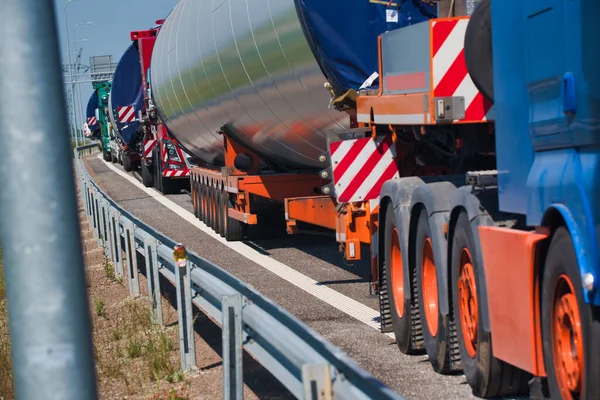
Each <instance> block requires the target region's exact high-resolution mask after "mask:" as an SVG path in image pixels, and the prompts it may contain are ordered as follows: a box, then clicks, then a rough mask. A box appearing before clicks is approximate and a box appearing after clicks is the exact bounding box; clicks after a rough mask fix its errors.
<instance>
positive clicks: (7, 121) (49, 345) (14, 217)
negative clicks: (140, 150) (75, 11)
mask: <svg viewBox="0 0 600 400" xmlns="http://www.w3.org/2000/svg"><path fill="white" fill-rule="evenodd" d="M0 15H2V19H3V22H2V23H3V31H2V32H3V33H2V35H0V141H1V142H2V144H3V145H2V146H0V187H1V188H2V190H0V235H1V236H2V247H3V255H4V268H5V270H4V273H5V279H6V292H7V300H8V312H9V327H10V338H11V347H12V360H13V373H14V382H15V390H16V398H18V399H42V398H43V399H94V398H97V385H96V377H95V369H94V359H93V352H92V336H91V323H90V316H89V311H88V310H89V305H88V297H87V292H86V284H85V271H84V266H83V255H82V244H81V235H80V226H79V222H78V215H77V202H76V192H75V185H74V183H75V179H74V171H73V164H72V154H71V146H70V145H69V141H68V137H69V135H68V134H67V132H68V129H67V116H66V110H65V101H64V96H63V95H62V93H63V90H62V84H63V81H62V74H61V68H60V65H61V64H60V56H59V48H58V38H57V32H56V20H55V17H56V15H55V9H54V7H53V2H52V1H50V0H46V1H40V0H2V1H0Z"/></svg>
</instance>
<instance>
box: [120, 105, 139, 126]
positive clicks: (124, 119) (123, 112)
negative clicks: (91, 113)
mask: <svg viewBox="0 0 600 400" xmlns="http://www.w3.org/2000/svg"><path fill="white" fill-rule="evenodd" d="M117 112H118V114H119V122H121V123H128V122H133V121H135V109H134V108H133V106H123V107H119V108H118V109H117Z"/></svg>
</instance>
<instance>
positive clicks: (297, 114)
mask: <svg viewBox="0 0 600 400" xmlns="http://www.w3.org/2000/svg"><path fill="white" fill-rule="evenodd" d="M325 81H326V79H325V77H324V76H323V73H322V72H321V70H320V68H319V66H318V64H317V63H316V61H315V59H314V56H313V54H312V52H311V50H310V48H309V46H308V43H307V41H306V39H305V37H304V34H303V32H302V28H301V26H300V22H299V20H298V16H297V14H296V9H295V6H294V1H293V0H181V1H180V2H179V4H177V6H176V7H175V9H174V10H173V11H172V13H171V14H170V15H169V17H168V18H167V20H166V21H165V23H164V25H163V27H162V28H161V30H160V32H159V35H158V39H157V42H156V45H155V48H154V52H153V55H152V63H151V82H152V86H153V97H154V100H155V102H156V104H157V107H158V109H159V113H160V115H161V117H162V118H163V120H164V121H165V123H166V124H167V126H168V127H169V130H170V131H171V133H172V134H173V135H174V136H175V137H176V138H177V139H178V140H179V141H180V142H181V143H182V144H183V145H184V146H185V147H186V148H187V149H188V150H190V151H191V152H192V153H193V154H194V155H195V156H197V157H199V158H201V159H203V160H205V161H207V162H213V161H214V159H215V157H217V156H219V155H220V154H222V151H223V140H222V137H221V136H220V135H219V134H218V132H219V131H220V130H221V127H223V126H228V127H231V128H233V132H234V133H233V135H234V136H235V137H236V138H237V139H238V140H240V141H241V142H243V143H244V144H245V145H247V146H248V147H250V148H251V149H253V150H255V151H257V152H258V153H259V154H262V155H263V156H264V157H265V158H267V159H270V160H273V161H274V162H276V163H277V164H279V165H282V166H285V167H305V168H319V167H322V164H321V163H320V162H319V161H318V160H317V159H318V156H319V154H321V153H322V152H324V151H325V150H326V149H325V137H324V134H323V132H324V131H325V130H327V129H336V128H337V129H342V128H344V127H347V126H348V124H349V122H348V116H347V114H345V113H342V112H338V111H336V110H334V109H333V108H331V109H329V108H328V105H329V101H330V94H329V91H328V90H327V89H326V88H324V86H323V84H324V83H325Z"/></svg>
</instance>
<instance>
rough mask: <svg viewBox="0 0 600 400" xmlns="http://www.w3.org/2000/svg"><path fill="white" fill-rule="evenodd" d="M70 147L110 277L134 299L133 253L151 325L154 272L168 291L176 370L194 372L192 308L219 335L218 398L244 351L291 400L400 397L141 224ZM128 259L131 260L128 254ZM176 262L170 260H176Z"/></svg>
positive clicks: (156, 292) (236, 377) (228, 387)
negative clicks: (123, 281) (175, 329)
mask: <svg viewBox="0 0 600 400" xmlns="http://www.w3.org/2000/svg"><path fill="white" fill-rule="evenodd" d="M98 151H99V149H98V147H97V146H96V145H87V146H82V147H79V148H77V149H76V150H75V159H76V168H77V172H78V176H79V179H80V184H81V190H82V193H83V196H84V200H85V210H86V215H87V217H88V219H89V221H90V224H91V226H92V227H93V230H94V236H95V238H96V239H97V240H98V243H99V244H100V245H101V246H103V247H104V251H105V254H106V256H107V257H109V258H110V259H111V260H112V261H113V265H114V269H115V275H116V276H117V277H123V275H124V271H123V267H124V263H123V252H125V260H127V268H128V273H127V280H128V284H129V293H130V295H131V296H139V294H140V287H139V280H138V257H137V253H139V254H141V255H142V256H143V258H144V263H145V266H146V277H147V281H148V293H149V302H150V307H151V310H152V314H151V315H152V319H153V322H154V323H157V324H162V310H161V302H160V287H159V285H160V284H159V282H160V281H159V274H160V275H162V276H164V277H165V278H166V279H168V280H169V281H170V282H171V283H173V285H174V286H175V288H176V292H177V310H178V316H179V336H180V349H181V368H182V370H184V371H185V370H190V369H193V368H195V367H196V360H195V350H194V331H193V326H192V323H193V321H192V303H193V304H194V305H196V306H197V307H198V308H199V309H200V310H201V311H202V312H204V313H205V314H206V315H208V316H209V317H211V318H212V319H213V320H214V321H218V322H220V323H221V328H222V332H223V349H222V357H223V398H224V399H231V398H236V399H241V398H242V388H243V381H242V351H243V349H244V350H246V352H248V353H249V354H250V355H251V356H252V357H253V358H254V359H256V360H257V361H258V362H259V363H260V364H261V365H263V366H264V367H265V368H266V369H267V370H268V371H269V372H270V373H271V374H272V375H273V376H274V377H275V378H276V379H278V380H279V381H280V382H281V383H282V384H283V385H284V386H285V387H286V388H287V389H288V390H289V391H290V392H291V393H292V394H293V395H294V396H295V397H296V398H299V399H403V397H401V396H400V395H399V394H397V393H396V392H394V391H392V390H391V389H390V388H388V387H387V386H385V385H384V384H383V383H382V382H380V381H379V380H377V379H376V378H374V377H373V376H371V375H370V374H369V373H367V372H366V371H364V370H363V369H362V368H360V367H359V366H358V364H357V363H356V362H355V361H353V360H352V359H350V358H349V357H348V356H347V355H346V354H345V353H344V352H342V351H341V350H340V349H339V348H337V347H335V346H333V345H332V344H331V343H329V342H328V341H326V340H325V339H324V338H322V337H321V336H319V335H318V334H317V333H315V332H314V331H313V330H312V329H310V328H309V327H308V326H306V325H305V324H304V323H302V322H300V321H299V320H297V319H296V318H294V317H293V316H292V315H291V314H290V313H288V312H287V311H286V310H284V309H282V308H281V307H279V306H278V305H276V304H275V303H273V302H272V301H271V300H269V299H268V298H266V297H265V296H263V295H262V294H260V293H259V292H258V291H257V290H256V289H254V288H252V287H251V286H250V285H248V284H246V283H244V282H242V281H240V280H239V279H237V278H236V277H234V276H233V275H231V274H229V273H228V272H226V271H224V270H223V269H221V268H219V267H217V266H216V265H214V264H212V263H210V262H208V261H206V260H204V259H202V258H201V257H199V256H198V255H197V254H195V253H193V252H189V253H187V252H186V250H185V248H183V246H181V245H180V244H178V243H176V242H175V241H173V240H172V239H170V238H168V237H166V236H165V235H163V234H162V233H160V232H158V231H156V230H155V229H153V228H151V227H149V226H148V225H146V224H145V223H143V222H142V221H140V220H139V219H137V218H136V217H134V216H133V215H132V214H130V213H129V212H127V211H126V210H124V209H123V208H121V207H120V206H119V205H118V204H117V203H116V202H115V201H113V200H112V199H111V198H110V197H108V196H107V195H106V194H105V193H104V192H103V191H102V190H101V189H100V188H99V187H98V186H97V184H96V183H95V182H94V180H93V179H92V178H91V177H90V175H89V174H88V172H87V170H86V168H85V165H84V164H83V161H82V159H81V157H82V156H85V155H89V154H93V153H96V152H98ZM134 255H136V256H134ZM176 259H177V260H176Z"/></svg>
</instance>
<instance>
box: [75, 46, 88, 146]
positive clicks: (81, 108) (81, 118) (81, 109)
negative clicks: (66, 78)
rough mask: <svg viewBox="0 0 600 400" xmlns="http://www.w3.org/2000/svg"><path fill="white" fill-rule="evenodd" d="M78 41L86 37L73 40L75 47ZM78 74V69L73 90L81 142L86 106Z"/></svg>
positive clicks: (83, 138)
mask: <svg viewBox="0 0 600 400" xmlns="http://www.w3.org/2000/svg"><path fill="white" fill-rule="evenodd" d="M79 42H87V39H79V40H75V48H77V43H79ZM74 53H78V52H77V51H75V52H74ZM79 78H80V75H79V71H76V72H75V85H74V90H76V91H77V95H76V100H77V112H78V113H79V114H78V115H79V117H78V119H77V120H78V121H79V122H78V123H79V126H80V127H81V129H82V133H81V141H82V142H83V141H84V140H85V136H84V135H83V123H84V122H85V121H86V108H85V104H83V100H82V99H81V86H80V85H81V82H80V81H79Z"/></svg>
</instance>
